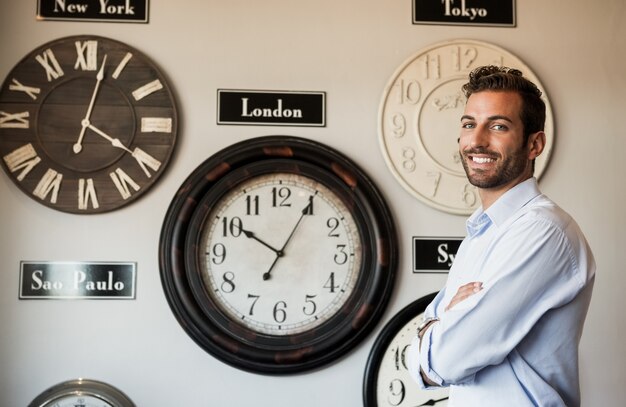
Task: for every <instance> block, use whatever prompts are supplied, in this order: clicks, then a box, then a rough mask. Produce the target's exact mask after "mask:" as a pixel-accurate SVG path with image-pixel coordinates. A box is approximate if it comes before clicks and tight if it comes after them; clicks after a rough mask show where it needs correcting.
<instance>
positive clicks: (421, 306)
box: [363, 293, 448, 407]
mask: <svg viewBox="0 0 626 407" xmlns="http://www.w3.org/2000/svg"><path fill="white" fill-rule="evenodd" d="M435 295H436V293H433V294H429V295H426V296H424V297H422V298H419V299H417V300H415V301H413V302H412V303H410V304H409V305H407V306H406V307H404V308H403V309H402V310H401V311H400V312H398V313H397V314H396V315H395V316H394V317H393V318H392V319H391V320H390V321H389V322H388V323H387V324H386V325H385V326H384V327H383V329H382V331H381V332H380V334H379V335H378V337H377V338H376V341H375V342H374V345H373V346H372V350H371V351H370V355H369V358H368V360H367V366H366V367H365V375H364V378H363V403H364V405H365V406H366V407H418V406H438V407H439V406H441V407H443V406H446V405H447V403H448V389H447V388H442V389H435V390H422V389H420V388H419V387H418V385H417V383H416V382H415V381H414V380H413V379H412V378H411V377H410V375H409V370H408V365H407V360H406V356H407V353H408V348H409V346H410V345H411V341H412V340H413V338H415V335H416V334H417V327H418V326H419V324H420V323H421V322H422V319H423V314H424V310H425V309H426V307H427V306H428V304H430V302H431V301H432V300H433V298H435Z"/></svg>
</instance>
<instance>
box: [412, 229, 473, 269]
mask: <svg viewBox="0 0 626 407" xmlns="http://www.w3.org/2000/svg"><path fill="white" fill-rule="evenodd" d="M462 241H463V239H462V238H452V237H451V238H447V239H430V238H424V237H413V273H447V272H448V271H450V267H452V262H453V261H454V258H455V257H456V252H457V250H459V246H460V245H461V242H462Z"/></svg>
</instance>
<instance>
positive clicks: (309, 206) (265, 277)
mask: <svg viewBox="0 0 626 407" xmlns="http://www.w3.org/2000/svg"><path fill="white" fill-rule="evenodd" d="M314 196H315V195H311V196H309V203H308V204H307V205H306V206H305V207H304V209H302V213H301V214H300V217H299V218H298V221H297V222H296V225H295V226H294V227H293V229H292V230H291V233H290V234H289V237H287V240H286V241H285V244H284V245H283V247H282V248H281V249H280V250H278V251H277V252H276V258H275V259H274V262H273V263H272V265H271V266H270V268H269V270H267V271H266V272H265V273H263V280H269V279H270V277H271V273H272V269H273V268H274V266H275V265H276V262H277V261H278V258H279V257H283V256H284V254H285V247H287V244H288V243H289V241H290V240H291V238H292V237H293V235H294V233H295V232H296V229H298V226H299V225H300V222H302V219H304V216H305V215H312V214H313V197H314Z"/></svg>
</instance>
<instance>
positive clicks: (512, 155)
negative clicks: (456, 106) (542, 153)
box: [459, 91, 534, 190]
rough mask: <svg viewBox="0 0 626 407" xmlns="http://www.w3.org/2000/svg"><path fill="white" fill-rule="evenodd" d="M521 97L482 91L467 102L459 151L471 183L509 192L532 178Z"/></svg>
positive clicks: (514, 94) (515, 94)
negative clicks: (522, 116) (521, 114)
mask: <svg viewBox="0 0 626 407" xmlns="http://www.w3.org/2000/svg"><path fill="white" fill-rule="evenodd" d="M521 108H522V98H521V97H520V96H519V95H518V94H517V93H515V92H494V91H483V92H478V93H474V94H472V95H471V96H470V97H469V99H468V100H467V104H466V105H465V111H464V114H463V116H462V118H461V137H460V139H459V152H460V153H461V156H462V158H463V160H462V162H463V168H464V169H465V173H466V174H467V178H468V179H469V181H470V183H471V184H472V185H474V186H476V187H478V188H483V189H504V190H506V189H509V188H511V187H513V186H515V185H517V184H518V183H520V182H522V181H524V180H525V179H527V178H529V177H530V176H532V162H531V160H532V159H533V158H534V156H532V157H531V154H530V152H529V148H528V145H526V144H525V143H524V125H523V124H522V120H521V117H520V112H521Z"/></svg>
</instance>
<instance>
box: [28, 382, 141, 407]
mask: <svg viewBox="0 0 626 407" xmlns="http://www.w3.org/2000/svg"><path fill="white" fill-rule="evenodd" d="M72 395H75V396H81V395H87V396H92V397H96V398H98V399H100V400H103V401H105V402H107V403H109V404H111V405H112V406H114V407H134V406H135V404H134V403H133V402H132V400H131V399H130V398H129V397H128V396H127V395H126V394H124V392H122V391H121V390H120V389H118V388H116V387H114V386H112V385H110V384H107V383H105V382H101V381H98V380H93V379H72V380H67V381H64V382H61V383H58V384H55V385H54V386H52V387H50V388H48V389H47V390H45V391H44V392H42V393H41V394H40V395H38V396H37V397H35V399H33V401H31V402H30V404H29V405H28V407H46V406H48V405H50V403H52V402H54V401H56V400H58V399H59V398H61V397H65V396H72Z"/></svg>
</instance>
